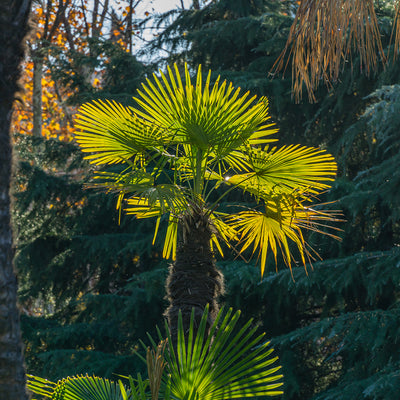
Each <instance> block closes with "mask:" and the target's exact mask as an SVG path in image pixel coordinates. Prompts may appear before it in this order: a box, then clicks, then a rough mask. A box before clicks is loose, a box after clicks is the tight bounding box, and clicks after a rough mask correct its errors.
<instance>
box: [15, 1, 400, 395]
mask: <svg viewBox="0 0 400 400" xmlns="http://www.w3.org/2000/svg"><path fill="white" fill-rule="evenodd" d="M61 3H62V4H64V5H65V7H63V8H61V9H60V8H59V5H58V4H56V3H55V2H51V1H49V2H46V4H44V3H43V4H42V3H41V2H40V1H37V2H36V3H35V4H34V11H33V13H34V19H35V21H36V24H37V30H36V31H35V32H34V34H32V37H31V38H30V41H29V48H30V50H31V51H30V55H29V57H28V59H27V60H26V68H25V74H24V77H23V80H22V84H23V85H24V87H25V90H24V91H23V92H22V93H21V101H20V102H19V103H18V104H17V106H16V107H17V112H16V113H15V114H14V115H15V117H14V122H13V133H14V140H15V147H16V150H17V151H16V161H15V163H16V168H15V182H14V188H13V196H14V204H13V210H14V211H13V212H14V216H13V220H14V232H15V237H16V255H15V263H16V267H17V269H18V274H19V286H20V293H19V295H20V303H21V308H22V313H23V315H22V328H23V337H24V341H25V346H26V363H27V369H28V372H29V373H31V374H35V375H39V376H45V377H48V378H50V379H53V380H54V379H58V378H60V377H64V376H66V375H71V374H80V373H89V374H92V373H94V374H96V375H100V376H104V377H112V376H113V373H118V374H134V373H136V372H137V371H140V370H142V369H143V367H144V365H142V363H141V361H140V360H139V358H138V357H137V356H135V354H134V353H135V350H136V348H137V345H138V341H139V339H144V338H145V335H146V332H150V333H151V334H153V335H154V334H155V326H156V324H158V325H160V326H161V325H162V318H163V317H162V313H163V311H164V309H165V305H166V303H165V300H164V281H165V277H166V275H167V267H168V263H167V262H166V261H165V260H162V258H161V255H160V246H159V245H158V243H156V245H155V246H151V241H152V234H153V231H152V221H146V220H144V221H140V223H139V222H137V221H135V220H133V219H131V218H129V217H124V216H122V218H121V222H120V224H119V222H118V221H119V215H118V213H117V211H116V210H115V205H116V199H115V198H114V197H113V196H111V195H108V194H106V193H99V192H94V191H93V190H91V189H87V188H86V189H85V188H84V184H85V182H86V181H87V179H88V178H87V177H88V176H89V175H90V171H91V169H92V167H91V166H90V165H89V164H88V163H87V162H85V161H84V160H83V159H82V156H81V153H80V152H79V150H78V149H77V147H76V146H75V144H74V143H73V140H72V132H73V129H74V128H73V116H74V113H75V112H76V110H77V108H78V106H79V105H80V104H81V103H82V102H83V101H86V100H88V99H93V98H99V97H101V98H113V99H116V100H118V101H122V102H124V103H125V104H129V102H130V98H131V96H132V95H134V94H135V91H136V89H137V88H138V87H139V85H140V82H141V81H143V79H145V77H146V76H149V74H151V73H153V72H157V70H158V69H159V68H161V69H164V68H165V66H166V65H167V64H170V63H172V62H176V63H178V65H183V63H184V62H187V63H188V64H189V66H190V67H191V68H193V70H195V69H196V67H197V65H198V64H199V63H201V64H203V70H207V69H208V68H211V69H212V71H213V73H214V77H215V78H216V76H217V75H218V74H220V75H221V76H222V78H224V79H227V80H229V81H232V82H233V83H234V86H236V87H238V86H240V87H241V88H242V89H243V90H250V91H251V92H252V93H255V94H257V95H259V96H267V97H268V99H269V101H270V111H271V115H272V119H273V121H274V122H276V124H277V126H278V127H279V129H280V131H279V133H278V135H279V138H280V140H281V141H283V143H285V144H287V143H300V144H304V145H311V146H315V147H318V146H319V147H321V148H324V149H327V150H328V151H329V152H331V153H332V154H334V155H335V158H336V160H337V162H338V165H339V174H338V178H337V180H336V181H335V183H334V186H333V188H332V189H331V190H330V191H329V192H328V193H326V194H325V195H324V196H323V198H320V201H321V202H330V201H335V202H334V203H332V208H334V209H341V210H342V211H343V213H344V217H345V220H346V222H345V223H342V224H340V225H339V228H341V229H342V230H343V231H342V232H341V233H340V236H341V238H342V241H340V242H338V241H334V240H332V239H330V238H328V237H322V236H321V235H315V236H313V235H309V237H308V240H309V242H310V243H311V245H312V246H313V248H314V249H315V250H316V251H317V252H318V253H319V254H320V256H321V257H322V260H318V259H317V260H316V261H315V262H314V263H313V266H309V267H308V273H306V272H305V271H304V269H303V268H302V267H298V268H294V271H293V278H292V277H291V275H290V272H289V271H288V270H285V269H284V268H283V263H281V262H279V263H278V272H276V271H275V263H274V261H273V260H272V259H271V260H270V263H269V272H268V273H266V275H265V276H264V278H263V280H261V279H260V273H259V270H258V269H257V268H256V267H255V266H254V265H251V264H246V263H245V262H244V261H243V260H240V259H235V258H234V255H232V256H229V254H228V252H226V258H225V259H224V260H219V261H218V263H219V265H220V267H221V269H222V270H223V272H224V275H225V279H226V286H227V290H226V295H225V297H224V298H223V299H222V303H224V304H227V305H228V306H232V307H234V308H235V309H241V310H242V311H243V314H244V316H245V317H246V318H250V317H254V318H255V319H256V321H257V323H258V324H259V325H260V326H261V327H262V329H264V330H265V331H266V332H267V336H269V337H272V338H273V343H274V346H275V348H276V349H277V352H278V354H279V356H280V360H281V363H282V365H283V369H284V370H283V373H284V375H285V394H284V395H283V397H282V398H283V399H285V400H289V399H290V400H297V399H313V400H317V399H318V400H320V399H321V400H322V399H325V400H328V399H338V398H340V399H349V400H350V399H351V400H354V399H387V400H389V399H390V400H392V399H394V398H396V394H397V393H399V392H400V303H399V298H400V297H399V296H400V293H399V291H400V287H399V284H400V211H399V210H400V169H399V165H400V156H399V154H400V153H399V150H400V133H399V132H400V112H399V111H400V78H399V77H400V73H399V72H400V70H399V69H400V64H399V62H398V60H397V61H395V62H393V63H389V64H388V65H387V66H386V67H385V68H384V67H383V66H381V67H380V69H379V70H378V71H377V72H376V74H375V75H374V76H371V77H369V78H367V77H365V76H364V75H363V74H362V73H361V71H360V70H359V69H358V68H357V67H355V65H356V63H354V64H353V68H352V67H351V66H350V65H345V67H344V68H343V71H342V73H341V75H340V78H339V80H338V82H336V83H335V84H334V85H333V87H332V88H327V87H323V86H322V87H320V88H319V90H318V92H317V93H316V97H317V102H316V103H314V104H309V103H307V102H306V101H303V102H302V103H300V104H295V103H294V102H293V99H292V97H291V76H290V72H289V71H287V72H286V74H285V75H284V76H282V75H281V76H279V77H274V79H272V77H271V75H270V74H269V72H270V71H271V69H272V66H273V64H274V62H275V60H276V59H277V57H278V56H279V54H280V52H281V51H282V49H283V47H284V45H285V42H286V38H287V35H288V31H289V28H290V25H291V22H292V19H293V16H294V10H295V8H296V3H297V2H296V1H274V0H252V1H243V0H229V1H228V0H215V1H211V2H201V3H200V4H198V2H193V3H194V4H193V5H191V7H187V8H186V9H184V8H176V9H175V10H172V11H170V12H167V13H164V14H162V15H157V14H155V13H152V14H149V13H146V14H148V15H144V17H143V18H145V19H140V18H139V17H138V16H136V14H135V12H134V11H135V8H134V6H135V4H134V2H132V1H126V2H124V1H121V2H120V3H119V6H120V9H118V8H116V9H112V8H111V6H109V7H105V8H104V7H102V6H101V3H100V2H96V1H95V2H94V3H90V2H85V1H84V2H82V3H81V2H79V4H81V5H79V6H78V3H77V4H76V5H75V6H76V7H74V4H73V2H61ZM96 4H97V6H98V9H97V11H96V10H95V5H96ZM376 12H377V16H378V22H379V25H380V29H381V33H382V35H383V36H382V43H383V46H384V49H385V52H386V53H390V52H391V51H392V49H391V47H389V45H390V34H391V29H392V28H391V27H392V23H393V18H394V10H393V7H392V6H391V4H390V2H388V1H379V2H376ZM102 15H104V19H103V21H102V20H101V18H102ZM46 21H47V25H46ZM88 21H90V23H88ZM106 21H109V22H108V23H107V22H106ZM149 23H150V24H152V25H153V26H159V27H160V31H159V32H158V33H157V36H154V37H153V38H152V39H151V40H150V41H149V42H148V43H147V44H146V46H144V45H143V44H140V46H139V43H142V42H141V41H140V40H141V39H140V38H141V37H144V36H143V29H145V28H144V27H145V26H148V25H149ZM89 38H90V39H89ZM135 45H136V47H135ZM149 55H152V56H151V57H149ZM38 70H39V71H41V75H40V84H38V81H37V79H36V80H35V79H34V75H35V74H37V73H38ZM37 96H40V99H39V98H38V97H37ZM35 113H36V114H35ZM228 200H229V201H234V199H232V198H229V199H228ZM161 236H162V235H160V237H161ZM281 266H282V268H281Z"/></svg>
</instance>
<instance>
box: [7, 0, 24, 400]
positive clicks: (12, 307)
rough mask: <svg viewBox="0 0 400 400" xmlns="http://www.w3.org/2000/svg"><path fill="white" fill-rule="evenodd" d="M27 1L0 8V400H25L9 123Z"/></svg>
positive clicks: (12, 2) (16, 1) (19, 0)
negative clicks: (12, 222) (14, 261)
mask: <svg viewBox="0 0 400 400" xmlns="http://www.w3.org/2000/svg"><path fill="white" fill-rule="evenodd" d="M30 6H31V1H30V0H11V1H7V2H3V3H2V5H1V6H0V54H1V61H0V399H1V400H26V399H28V395H27V393H26V389H25V371H24V365H23V353H22V341H21V333H20V325H19V312H18V308H17V279H16V276H15V274H14V270H13V264H12V257H13V250H12V231H11V226H10V193H9V190H10V177H11V165H12V147H11V142H10V122H11V113H12V104H13V101H14V96H15V93H16V91H17V89H18V86H17V81H18V78H19V76H20V67H19V66H20V62H21V60H22V57H23V54H24V52H23V47H22V42H23V39H24V37H25V34H26V33H27V29H28V25H27V21H28V15H29V11H30Z"/></svg>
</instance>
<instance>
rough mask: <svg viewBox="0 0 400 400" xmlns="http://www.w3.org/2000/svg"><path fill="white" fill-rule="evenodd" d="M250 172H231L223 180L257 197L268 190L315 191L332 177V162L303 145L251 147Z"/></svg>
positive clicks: (333, 175) (266, 195) (267, 193)
mask: <svg viewBox="0 0 400 400" xmlns="http://www.w3.org/2000/svg"><path fill="white" fill-rule="evenodd" d="M247 156H248V163H249V165H250V166H251V171H250V172H247V173H244V174H238V175H233V176H231V177H229V178H227V181H228V182H229V183H231V184H233V185H235V186H239V187H241V188H243V189H244V190H246V191H249V192H251V193H252V194H254V195H256V196H257V197H264V198H265V197H267V198H268V197H269V196H271V194H272V193H279V192H283V193H291V192H292V191H293V190H294V189H295V190H296V191H297V192H308V193H310V194H313V195H315V194H317V193H318V192H320V191H321V190H326V189H327V188H329V187H330V185H329V184H328V183H326V182H331V181H333V180H334V177H335V174H336V169H337V166H336V163H335V161H334V159H333V157H332V156H331V155H330V154H327V153H325V152H324V151H322V150H319V149H314V148H310V147H303V146H293V145H291V146H284V147H282V148H280V149H277V148H276V147H273V148H272V149H268V148H266V149H264V150H262V149H251V150H250V151H249V152H248V154H247Z"/></svg>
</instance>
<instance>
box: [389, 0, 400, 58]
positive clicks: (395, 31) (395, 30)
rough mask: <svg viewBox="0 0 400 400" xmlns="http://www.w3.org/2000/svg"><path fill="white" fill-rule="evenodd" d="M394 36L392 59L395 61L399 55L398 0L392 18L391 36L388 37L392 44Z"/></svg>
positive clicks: (399, 4)
mask: <svg viewBox="0 0 400 400" xmlns="http://www.w3.org/2000/svg"><path fill="white" fill-rule="evenodd" d="M393 35H394V54H393V58H394V59H396V58H397V57H398V55H399V54H400V0H399V1H398V3H397V6H396V14H395V17H394V22H393V29H392V35H391V37H390V42H392V39H393Z"/></svg>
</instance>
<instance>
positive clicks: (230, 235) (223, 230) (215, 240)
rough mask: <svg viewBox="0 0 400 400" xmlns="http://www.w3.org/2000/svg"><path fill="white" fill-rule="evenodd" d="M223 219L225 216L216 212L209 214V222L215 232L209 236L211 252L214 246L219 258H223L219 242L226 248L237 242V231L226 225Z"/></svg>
mask: <svg viewBox="0 0 400 400" xmlns="http://www.w3.org/2000/svg"><path fill="white" fill-rule="evenodd" d="M223 217H226V214H222V213H218V212H214V213H210V220H211V223H212V226H213V227H214V229H215V231H216V232H215V233H213V234H212V236H211V243H210V244H211V250H213V249H214V246H215V247H216V248H217V249H218V252H219V254H221V256H223V255H224V253H223V252H222V248H221V245H220V241H222V242H224V243H225V244H226V245H227V246H228V247H231V246H232V243H233V242H234V241H236V240H238V233H237V231H236V230H235V229H234V228H233V227H232V226H231V225H229V224H227V223H226V222H225V221H224V220H223Z"/></svg>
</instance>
